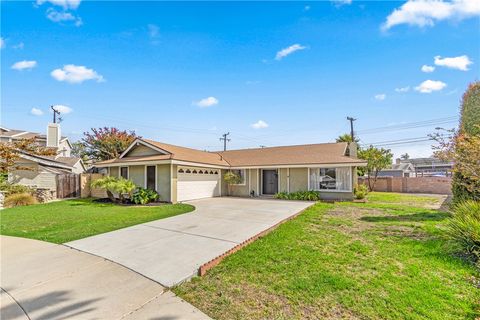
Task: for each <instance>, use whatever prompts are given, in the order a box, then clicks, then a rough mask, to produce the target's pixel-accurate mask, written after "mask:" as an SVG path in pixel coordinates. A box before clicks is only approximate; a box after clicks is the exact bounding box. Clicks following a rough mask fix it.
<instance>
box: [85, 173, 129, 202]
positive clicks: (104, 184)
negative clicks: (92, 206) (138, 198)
mask: <svg viewBox="0 0 480 320" xmlns="http://www.w3.org/2000/svg"><path fill="white" fill-rule="evenodd" d="M91 186H92V188H101V189H104V190H105V191H106V192H107V195H108V198H109V199H110V200H111V201H112V202H118V201H120V202H124V201H125V197H124V195H128V196H129V197H131V195H132V193H133V191H134V190H135V189H137V186H136V185H135V183H133V181H131V180H127V179H124V178H115V177H112V176H107V177H105V178H101V179H97V180H95V181H92V183H91ZM114 193H116V194H118V199H117V198H116V197H115V196H114Z"/></svg>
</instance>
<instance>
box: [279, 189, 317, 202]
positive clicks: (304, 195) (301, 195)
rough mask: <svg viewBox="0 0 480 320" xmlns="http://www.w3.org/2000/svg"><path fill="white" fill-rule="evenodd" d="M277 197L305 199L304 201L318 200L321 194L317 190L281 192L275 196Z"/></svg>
mask: <svg viewBox="0 0 480 320" xmlns="http://www.w3.org/2000/svg"><path fill="white" fill-rule="evenodd" d="M273 197H274V198H275V199H283V200H303V201H318V200H320V195H319V193H318V192H317V191H297V192H291V193H288V192H279V193H276V194H275V195H274V196H273Z"/></svg>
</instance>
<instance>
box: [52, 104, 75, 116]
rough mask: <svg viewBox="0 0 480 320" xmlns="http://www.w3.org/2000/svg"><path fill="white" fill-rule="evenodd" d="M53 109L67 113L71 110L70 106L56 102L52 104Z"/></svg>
mask: <svg viewBox="0 0 480 320" xmlns="http://www.w3.org/2000/svg"><path fill="white" fill-rule="evenodd" d="M53 109H55V110H57V111H59V112H60V114H67V113H70V112H72V111H73V109H72V108H70V107H67V106H64V105H62V104H56V105H54V106H53Z"/></svg>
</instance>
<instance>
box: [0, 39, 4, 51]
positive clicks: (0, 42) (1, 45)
mask: <svg viewBox="0 0 480 320" xmlns="http://www.w3.org/2000/svg"><path fill="white" fill-rule="evenodd" d="M3 48H5V40H4V39H3V37H0V49H3Z"/></svg>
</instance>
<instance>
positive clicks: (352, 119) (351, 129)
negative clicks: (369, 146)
mask: <svg viewBox="0 0 480 320" xmlns="http://www.w3.org/2000/svg"><path fill="white" fill-rule="evenodd" d="M347 120H348V121H350V136H351V137H352V142H355V135H354V133H353V121H355V120H357V119H354V118H352V117H347Z"/></svg>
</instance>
